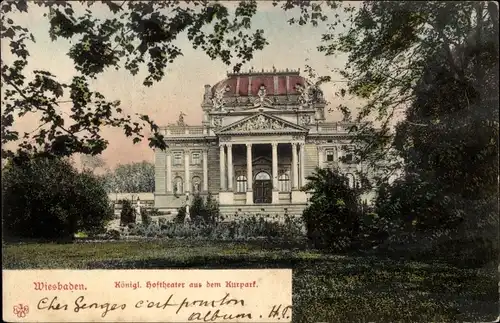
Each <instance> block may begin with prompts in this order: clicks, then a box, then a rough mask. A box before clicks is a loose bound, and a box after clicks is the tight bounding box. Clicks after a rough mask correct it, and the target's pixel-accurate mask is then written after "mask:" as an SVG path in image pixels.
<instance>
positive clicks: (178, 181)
mask: <svg viewBox="0 0 500 323" xmlns="http://www.w3.org/2000/svg"><path fill="white" fill-rule="evenodd" d="M183 184H184V183H183V181H182V177H179V176H177V177H176V178H174V193H175V194H182V193H184V185H183Z"/></svg>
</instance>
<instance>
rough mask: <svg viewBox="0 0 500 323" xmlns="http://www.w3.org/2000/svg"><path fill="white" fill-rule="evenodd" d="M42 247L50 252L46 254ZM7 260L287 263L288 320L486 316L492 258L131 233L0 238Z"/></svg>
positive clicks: (108, 264) (494, 308) (107, 264)
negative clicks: (130, 237) (336, 251)
mask: <svg viewBox="0 0 500 323" xmlns="http://www.w3.org/2000/svg"><path fill="white" fill-rule="evenodd" d="M47 255H50V257H48V256H47ZM3 267H4V269H7V268H23V269H28V268H45V269H49V268H75V269H101V268H113V269H118V268H127V269H152V268H292V269H293V292H294V295H293V300H294V322H300V323H302V322H304V323H309V322H397V321H399V322H430V321H433V322H457V321H472V322H474V321H475V322H477V321H492V320H493V319H494V318H496V315H497V313H498V287H497V282H498V277H497V275H496V273H497V269H496V267H495V266H493V265H492V266H490V267H491V268H481V269H471V268H468V269H463V268H457V267H453V266H451V265H447V264H444V263H439V262H431V263H424V262H412V261H408V260H406V261H403V260H391V259H388V258H382V257H380V256H355V255H325V254H322V253H320V252H317V251H312V250H307V249H303V248H302V249H298V248H292V247H288V246H282V245H277V244H274V245H273V244H272V243H257V242H255V243H228V242H206V241H187V240H186V241H180V240H178V241H174V240H164V241H142V242H141V241H139V242H130V241H129V242H108V243H78V244H67V245H61V244H11V245H4V246H3Z"/></svg>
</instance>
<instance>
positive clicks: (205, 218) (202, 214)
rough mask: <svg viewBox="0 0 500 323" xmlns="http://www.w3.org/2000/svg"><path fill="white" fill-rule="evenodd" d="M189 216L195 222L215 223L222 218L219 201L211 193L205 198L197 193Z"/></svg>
mask: <svg viewBox="0 0 500 323" xmlns="http://www.w3.org/2000/svg"><path fill="white" fill-rule="evenodd" d="M189 217H190V218H191V221H192V222H194V223H195V224H206V225H209V224H214V223H215V222H217V221H218V220H219V219H220V212H219V203H218V202H217V201H216V200H215V198H214V197H213V195H212V194H211V193H209V194H208V195H207V196H206V197H205V198H203V197H202V196H201V195H200V194H195V195H194V196H193V199H192V201H191V205H190V207H189Z"/></svg>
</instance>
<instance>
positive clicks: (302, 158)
mask: <svg viewBox="0 0 500 323" xmlns="http://www.w3.org/2000/svg"><path fill="white" fill-rule="evenodd" d="M299 146H300V186H301V187H302V186H304V185H306V177H305V170H304V164H305V160H306V154H305V149H304V147H305V144H304V143H303V142H301V143H299Z"/></svg>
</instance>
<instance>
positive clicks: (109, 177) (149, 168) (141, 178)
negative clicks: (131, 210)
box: [102, 161, 155, 193]
mask: <svg viewBox="0 0 500 323" xmlns="http://www.w3.org/2000/svg"><path fill="white" fill-rule="evenodd" d="M102 178H103V181H104V182H105V185H106V189H107V190H108V192H110V193H115V192H121V193H143V192H154V185H155V166H154V164H153V163H150V162H146V161H142V162H138V163H130V164H121V165H118V166H117V167H116V168H115V169H114V170H113V171H112V172H109V173H107V174H105V175H103V176H102Z"/></svg>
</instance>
